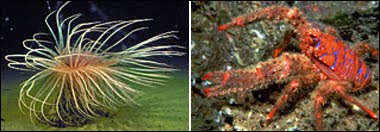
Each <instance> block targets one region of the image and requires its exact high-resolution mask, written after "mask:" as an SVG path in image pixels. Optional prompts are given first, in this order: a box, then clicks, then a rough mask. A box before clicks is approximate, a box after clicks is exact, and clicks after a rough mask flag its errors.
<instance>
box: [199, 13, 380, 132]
mask: <svg viewBox="0 0 380 132" xmlns="http://www.w3.org/2000/svg"><path fill="white" fill-rule="evenodd" d="M263 19H271V20H273V19H274V20H285V21H287V22H289V23H290V24H291V25H292V26H294V29H295V30H294V31H290V32H287V33H286V35H287V36H286V38H284V40H283V42H282V43H281V44H280V45H279V46H278V47H279V48H277V49H276V50H275V52H274V58H273V59H270V60H267V61H265V62H260V63H259V64H257V65H256V66H254V67H250V68H245V69H236V70H228V71H216V72H210V73H207V74H206V75H204V77H203V78H202V80H209V81H212V82H214V83H219V85H217V86H213V87H209V88H205V89H203V92H204V94H205V95H206V96H207V97H211V96H221V95H226V94H231V93H236V92H242V91H247V90H251V89H259V88H262V87H265V86H266V85H268V84H271V83H280V82H290V83H289V84H287V85H286V86H285V88H284V89H283V90H282V95H281V97H280V98H278V100H277V102H276V104H275V105H274V108H273V109H272V110H271V111H270V113H269V114H268V115H267V119H266V120H267V121H266V123H267V124H269V123H270V122H271V120H272V118H273V117H274V116H275V114H276V113H277V111H278V110H279V108H280V107H281V106H282V105H283V104H284V103H285V102H286V101H287V100H288V98H289V97H291V96H293V95H294V93H295V92H297V91H299V90H300V89H302V88H303V87H306V86H310V85H313V84H317V87H316V91H315V93H314V94H313V98H314V108H315V118H316V123H317V128H316V129H317V130H322V129H323V123H322V113H323V111H322V105H324V103H326V101H327V98H328V97H329V96H331V95H333V94H335V95H338V96H339V97H341V98H343V99H344V100H347V101H348V102H351V103H353V104H355V105H356V106H358V107H360V108H361V109H362V110H364V111H365V112H367V113H368V114H369V116H370V117H371V118H372V119H373V120H375V121H376V120H377V119H378V118H377V116H376V114H375V113H374V112H373V111H371V110H370V109H369V108H367V107H366V106H364V105H362V104H361V103H359V101H357V100H356V99H354V98H353V97H352V96H350V95H349V94H348V93H353V92H357V91H358V90H361V89H363V88H366V87H367V86H368V85H369V83H370V81H371V72H370V69H369V68H368V67H367V65H366V64H365V62H364V61H363V60H362V58H361V57H360V56H361V55H362V54H363V53H365V52H367V51H369V52H370V53H371V55H372V56H377V57H378V51H377V50H375V49H374V48H373V47H371V46H369V45H368V44H365V43H360V44H357V45H356V47H355V48H354V50H352V49H350V48H349V47H348V46H346V45H344V44H343V42H342V41H340V40H339V39H338V38H337V37H335V36H333V35H331V34H335V33H334V32H332V31H333V30H331V28H330V29H329V30H327V31H330V32H329V33H325V32H322V31H320V30H319V29H316V28H313V27H312V26H311V24H309V23H308V22H307V21H306V19H305V18H304V17H302V16H301V13H300V12H299V11H298V9H297V8H288V7H283V6H272V7H268V8H264V9H262V10H261V11H257V12H254V13H251V14H249V15H246V16H240V17H237V18H235V19H234V20H233V21H232V22H230V23H227V24H224V25H222V26H219V28H218V29H219V30H221V31H223V30H227V29H228V28H232V27H242V26H245V25H247V24H250V23H253V22H256V21H260V20H263ZM293 36H298V40H299V47H300V48H301V50H302V53H296V54H290V53H284V54H282V55H281V56H280V57H277V56H278V55H279V54H280V53H281V51H282V50H283V49H284V48H285V47H286V46H287V45H288V43H289V40H290V37H293Z"/></svg>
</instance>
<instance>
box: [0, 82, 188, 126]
mask: <svg viewBox="0 0 380 132" xmlns="http://www.w3.org/2000/svg"><path fill="white" fill-rule="evenodd" d="M2 79H3V77H2ZM17 82H19V81H11V82H9V81H4V80H2V86H1V87H2V91H1V131H6V130H7V131H9V130H21V131H36V130H52V131H72V130H75V131H76V130H81V131H87V130H92V131H98V130H103V131H104V130H107V131H117V130H188V128H189V127H188V121H189V120H188V115H189V108H188V106H189V105H188V102H189V101H188V99H189V97H188V77H187V75H175V76H173V77H172V78H171V79H169V80H168V82H167V83H166V84H165V86H157V87H155V88H147V87H141V86H137V85H134V86H133V87H134V88H136V89H138V90H140V91H143V92H144V94H143V95H142V96H141V97H139V98H137V99H136V101H137V102H138V103H139V104H141V106H134V107H130V106H125V107H121V108H119V110H118V111H115V112H112V113H111V117H102V118H98V119H95V120H94V121H93V122H92V123H90V124H87V125H84V126H80V127H66V128H57V127H51V126H48V125H44V124H38V123H34V124H32V123H31V121H30V119H29V113H27V115H25V114H22V113H21V111H20V110H19V107H18V102H17V99H18V96H19V94H18V92H19V89H20V88H19V84H18V83H17Z"/></svg>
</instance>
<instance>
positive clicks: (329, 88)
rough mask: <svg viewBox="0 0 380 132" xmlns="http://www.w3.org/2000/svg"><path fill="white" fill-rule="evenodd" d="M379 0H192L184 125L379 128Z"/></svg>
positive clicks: (234, 128) (211, 127) (213, 128)
mask: <svg viewBox="0 0 380 132" xmlns="http://www.w3.org/2000/svg"><path fill="white" fill-rule="evenodd" d="M378 18H379V2H378V1H340V2H336V1H335V2H322V1H320V2H308V1H302V2H301V1H292V2H290V1H289V2H285V1H278V2H277V1H260V2H259V1H236V2H226V1H223V2H219V1H218V2H216V1H192V2H191V130H192V131H314V130H325V131H337V130H340V131H344V130H346V131H347V130H348V131H378V130H379V121H378V116H379V51H378V50H379V30H378V29H379V20H378Z"/></svg>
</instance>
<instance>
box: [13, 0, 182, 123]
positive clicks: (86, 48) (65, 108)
mask: <svg viewBox="0 0 380 132" xmlns="http://www.w3.org/2000/svg"><path fill="white" fill-rule="evenodd" d="M68 3H69V2H66V3H65V4H63V5H62V6H61V7H60V8H59V9H58V10H57V11H53V12H51V13H50V14H48V15H47V16H46V18H45V23H46V26H47V27H48V29H49V31H50V34H49V33H35V34H34V35H33V38H32V39H26V40H24V41H23V46H24V47H25V48H26V49H27V50H28V52H27V53H26V54H12V55H7V56H5V59H6V60H7V61H9V64H8V66H9V67H10V68H13V69H17V70H22V71H27V72H35V73H36V74H34V75H33V76H31V77H30V78H29V79H27V80H26V81H24V82H23V83H22V84H21V90H20V96H19V99H18V103H19V108H20V110H21V111H22V112H23V113H26V112H29V116H30V119H31V121H32V122H33V120H37V121H39V122H41V123H47V124H50V125H52V126H59V127H64V126H77V125H83V124H86V123H88V122H89V121H91V120H92V119H93V118H97V117H102V116H108V111H110V110H116V109H117V107H120V106H123V105H126V104H127V105H134V104H137V103H136V102H135V101H134V99H133V98H135V97H136V96H137V95H141V94H142V92H140V91H138V90H136V89H134V88H131V87H130V86H129V84H133V83H135V84H139V85H143V86H147V87H154V86H156V85H163V83H164V82H165V79H166V78H169V76H168V75H164V74H162V73H166V72H171V71H174V70H176V69H173V68H170V66H169V65H167V64H165V63H162V62H157V61H155V60H154V59H152V57H153V58H154V56H181V55H184V53H183V52H180V51H175V50H172V49H183V48H185V47H181V46H178V45H154V43H152V42H155V41H158V40H161V39H168V38H177V37H176V36H175V35H174V33H176V32H177V31H169V32H164V33H161V34H158V35H155V36H154V37H151V38H149V39H146V40H144V41H141V42H139V43H137V44H135V45H130V46H129V47H128V48H126V49H124V50H121V51H115V50H117V49H116V47H117V46H118V45H120V44H121V43H122V42H123V40H125V39H126V38H128V37H129V36H130V35H131V34H133V33H135V32H138V31H141V30H144V29H147V27H140V28H136V29H133V30H132V31H129V32H128V33H127V34H126V35H125V36H123V37H122V38H119V40H114V38H115V37H114V35H115V34H117V33H119V31H121V30H123V29H125V28H126V27H128V26H130V25H133V24H135V23H141V22H146V21H151V20H152V19H137V20H126V21H124V20H116V21H109V22H100V21H95V22H85V23H80V24H77V25H72V23H73V21H75V20H76V19H78V18H79V17H80V16H81V14H80V13H78V14H74V15H71V16H69V17H67V18H65V19H63V20H62V19H61V18H60V15H61V14H60V12H61V11H62V9H63V7H65V6H66V5H67V4H68ZM53 15H55V24H56V25H54V26H53V25H51V24H49V19H50V18H51V17H52V16H53ZM111 40H112V41H115V42H112V43H111ZM119 49H120V48H119ZM25 110H26V111H25Z"/></svg>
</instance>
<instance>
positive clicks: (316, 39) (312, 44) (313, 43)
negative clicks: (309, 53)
mask: <svg viewBox="0 0 380 132" xmlns="http://www.w3.org/2000/svg"><path fill="white" fill-rule="evenodd" d="M310 37H311V40H312V42H311V44H310V45H311V46H315V45H317V46H319V44H320V43H321V42H320V40H319V39H318V38H317V37H315V36H310Z"/></svg>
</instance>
